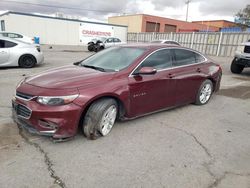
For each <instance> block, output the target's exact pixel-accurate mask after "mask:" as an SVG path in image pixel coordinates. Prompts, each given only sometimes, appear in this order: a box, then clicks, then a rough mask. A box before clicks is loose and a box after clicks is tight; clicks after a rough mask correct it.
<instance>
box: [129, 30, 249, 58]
mask: <svg viewBox="0 0 250 188" xmlns="http://www.w3.org/2000/svg"><path fill="white" fill-rule="evenodd" d="M161 39H169V40H175V41H177V42H179V43H180V44H181V45H182V46H184V47H188V48H192V49H194V50H197V51H200V52H202V53H204V54H207V55H211V56H223V57H226V56H234V52H235V51H236V48H237V46H238V45H240V44H241V43H243V42H246V41H248V40H250V33H248V32H247V33H223V32H193V33H128V42H129V43H131V42H132V43H134V42H150V41H153V40H161Z"/></svg>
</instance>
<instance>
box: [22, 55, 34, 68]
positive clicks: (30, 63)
mask: <svg viewBox="0 0 250 188" xmlns="http://www.w3.org/2000/svg"><path fill="white" fill-rule="evenodd" d="M18 64H19V66H20V67H22V68H32V67H34V66H35V65H36V58H35V57H34V56H32V55H23V56H21V57H20V59H19V61H18Z"/></svg>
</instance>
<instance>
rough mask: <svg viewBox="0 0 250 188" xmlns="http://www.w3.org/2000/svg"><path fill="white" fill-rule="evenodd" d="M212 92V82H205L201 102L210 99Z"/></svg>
mask: <svg viewBox="0 0 250 188" xmlns="http://www.w3.org/2000/svg"><path fill="white" fill-rule="evenodd" d="M211 93H212V86H211V84H205V85H204V86H203V87H202V89H201V93H200V102H201V103H202V104H204V103H206V102H207V101H208V100H209V98H210V97H211Z"/></svg>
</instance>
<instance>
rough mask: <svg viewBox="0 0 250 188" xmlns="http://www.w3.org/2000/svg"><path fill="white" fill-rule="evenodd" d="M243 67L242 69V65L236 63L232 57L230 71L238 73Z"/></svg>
mask: <svg viewBox="0 0 250 188" xmlns="http://www.w3.org/2000/svg"><path fill="white" fill-rule="evenodd" d="M243 69H244V66H243V65H239V64H237V61H236V59H235V58H234V60H233V61H232V63H231V72H232V73H235V74H240V73H241V72H242V71H243Z"/></svg>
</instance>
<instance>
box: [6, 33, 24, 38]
mask: <svg viewBox="0 0 250 188" xmlns="http://www.w3.org/2000/svg"><path fill="white" fill-rule="evenodd" d="M8 37H10V38H22V36H21V35H18V34H15V33H8Z"/></svg>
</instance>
